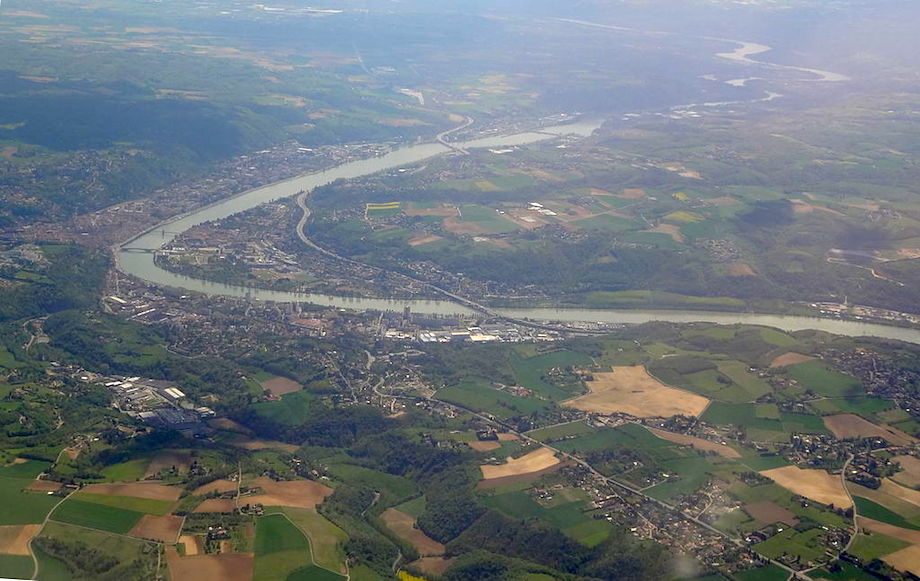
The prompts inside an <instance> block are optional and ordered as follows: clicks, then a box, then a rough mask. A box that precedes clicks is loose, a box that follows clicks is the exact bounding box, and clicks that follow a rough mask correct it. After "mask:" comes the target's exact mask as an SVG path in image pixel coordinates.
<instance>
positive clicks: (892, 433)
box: [824, 414, 915, 446]
mask: <svg viewBox="0 0 920 581" xmlns="http://www.w3.org/2000/svg"><path fill="white" fill-rule="evenodd" d="M824 425H825V426H827V429H828V430H830V431H831V432H833V434H834V436H836V437H838V438H840V439H845V438H872V437H876V436H878V437H881V438H885V439H886V440H888V441H889V442H890V443H892V444H894V445H895V446H909V445H911V444H913V443H914V441H915V440H914V438H912V437H910V436H908V435H907V434H905V433H904V432H902V431H900V430H896V429H895V428H891V427H883V426H877V425H875V424H873V423H872V422H870V421H869V420H866V419H864V418H862V417H860V416H857V415H856V414H837V415H835V416H825V417H824Z"/></svg>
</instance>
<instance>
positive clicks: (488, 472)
mask: <svg viewBox="0 0 920 581" xmlns="http://www.w3.org/2000/svg"><path fill="white" fill-rule="evenodd" d="M558 463H559V458H556V455H555V454H554V453H553V451H552V450H550V449H549V448H540V449H539V450H534V451H533V452H530V453H528V454H524V455H523V456H521V457H520V458H508V459H507V460H505V463H504V464H501V465H499V466H480V469H482V477H483V478H484V479H485V480H489V479H492V478H504V477H506V476H520V475H522V474H529V473H530V472H538V471H540V470H545V469H546V468H550V467H552V466H555V465H556V464H558Z"/></svg>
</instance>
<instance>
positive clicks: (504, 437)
mask: <svg viewBox="0 0 920 581" xmlns="http://www.w3.org/2000/svg"><path fill="white" fill-rule="evenodd" d="M520 439H521V438H520V436H518V435H517V434H511V433H509V432H503V433H501V434H498V441H499V442H514V441H516V440H520Z"/></svg>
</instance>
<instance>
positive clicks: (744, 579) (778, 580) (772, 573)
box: [734, 565, 789, 581]
mask: <svg viewBox="0 0 920 581" xmlns="http://www.w3.org/2000/svg"><path fill="white" fill-rule="evenodd" d="M734 576H735V579H737V581H786V579H788V578H789V573H788V572H787V571H786V570H785V569H781V568H779V567H777V566H776V565H765V566H763V567H760V568H758V569H748V570H747V571H740V572H738V573H735V574H734Z"/></svg>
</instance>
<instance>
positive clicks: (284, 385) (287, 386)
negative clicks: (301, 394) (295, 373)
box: [260, 377, 303, 395]
mask: <svg viewBox="0 0 920 581" xmlns="http://www.w3.org/2000/svg"><path fill="white" fill-rule="evenodd" d="M260 385H261V386H262V387H263V388H265V389H267V390H268V391H270V392H272V395H284V394H286V393H294V392H295V391H300V390H301V389H303V386H302V385H300V384H299V383H297V382H296V381H294V380H293V379H288V378H287V377H273V378H271V379H269V380H268V381H263V382H261V384H260Z"/></svg>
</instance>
